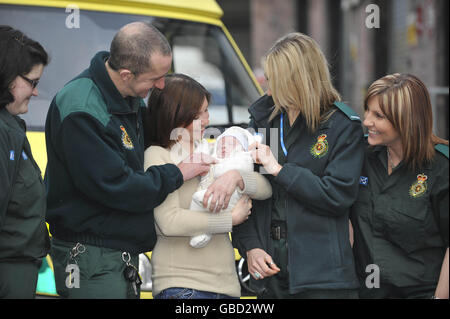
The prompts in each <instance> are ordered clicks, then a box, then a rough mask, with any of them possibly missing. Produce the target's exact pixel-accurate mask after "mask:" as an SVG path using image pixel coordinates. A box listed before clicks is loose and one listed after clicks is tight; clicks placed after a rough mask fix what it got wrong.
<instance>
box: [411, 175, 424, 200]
mask: <svg viewBox="0 0 450 319" xmlns="http://www.w3.org/2000/svg"><path fill="white" fill-rule="evenodd" d="M427 179H428V177H427V175H425V174H423V173H422V174H419V175H417V181H416V182H415V183H414V184H412V185H411V187H410V188H409V195H410V196H411V197H412V198H418V197H420V196H422V195H423V194H424V193H425V192H426V191H427V182H426V180H427Z"/></svg>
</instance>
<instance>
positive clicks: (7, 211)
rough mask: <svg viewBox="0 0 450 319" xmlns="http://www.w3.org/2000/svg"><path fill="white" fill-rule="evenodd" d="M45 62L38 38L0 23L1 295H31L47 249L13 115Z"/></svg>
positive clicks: (29, 163) (41, 191) (40, 188)
mask: <svg viewBox="0 0 450 319" xmlns="http://www.w3.org/2000/svg"><path fill="white" fill-rule="evenodd" d="M47 64H48V55H47V53H46V52H45V50H44V48H43V47H42V46H41V45H40V44H39V43H38V42H36V41H33V40H32V39H30V38H28V37H27V36H25V35H24V34H23V33H22V32H20V31H18V30H15V29H13V28H11V27H9V26H0V298H34V296H35V292H36V285H37V278H38V272H39V268H40V265H41V263H42V257H45V256H46V255H47V253H48V251H49V238H48V231H47V227H46V225H45V212H46V197H45V187H44V183H43V181H42V177H41V172H40V170H39V167H38V166H37V164H36V162H35V161H34V159H33V156H32V154H31V149H30V144H29V142H28V139H27V137H26V134H25V132H26V126H25V122H24V121H23V120H21V119H20V118H19V117H18V115H19V114H24V113H26V112H28V103H29V101H30V99H31V97H32V96H37V95H38V90H37V88H36V86H37V84H38V83H39V79H40V77H41V75H42V72H43V69H44V67H45V66H46V65H47Z"/></svg>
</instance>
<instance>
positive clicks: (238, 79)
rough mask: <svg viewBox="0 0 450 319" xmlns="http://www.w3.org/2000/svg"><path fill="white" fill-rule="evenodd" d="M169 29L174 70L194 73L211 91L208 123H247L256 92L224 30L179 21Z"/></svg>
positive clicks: (257, 94)
mask: <svg viewBox="0 0 450 319" xmlns="http://www.w3.org/2000/svg"><path fill="white" fill-rule="evenodd" d="M180 24H182V27H181V26H180V27H179V28H176V29H172V31H173V32H169V34H171V37H170V41H171V45H172V49H173V64H174V72H176V73H184V74H188V75H189V76H191V77H193V78H194V79H196V80H197V81H199V82H200V83H201V84H203V85H204V86H205V88H206V89H207V90H208V91H210V92H211V94H212V101H211V103H210V106H209V112H210V125H211V126H214V125H217V126H227V125H231V124H244V125H245V124H247V123H248V121H249V114H248V107H249V106H250V104H251V103H252V102H253V101H255V100H256V99H257V98H258V97H259V93H258V91H257V89H256V87H255V85H254V83H253V82H252V80H251V78H250V76H249V75H248V73H247V72H246V70H245V68H244V66H243V65H242V63H241V62H240V60H239V58H238V57H237V55H236V52H235V51H234V49H233V47H232V46H231V44H230V43H229V41H228V39H227V38H226V36H225V34H224V33H223V31H222V30H221V29H220V28H218V27H214V26H209V25H206V24H195V23H189V22H180Z"/></svg>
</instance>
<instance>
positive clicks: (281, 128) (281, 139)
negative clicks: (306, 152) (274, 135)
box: [280, 113, 288, 157]
mask: <svg viewBox="0 0 450 319" xmlns="http://www.w3.org/2000/svg"><path fill="white" fill-rule="evenodd" d="M283 122H284V116H283V113H281V116H280V144H281V148H282V149H283V153H284V156H285V157H287V154H288V152H287V149H286V146H285V145H284V136H283V135H284V134H283Z"/></svg>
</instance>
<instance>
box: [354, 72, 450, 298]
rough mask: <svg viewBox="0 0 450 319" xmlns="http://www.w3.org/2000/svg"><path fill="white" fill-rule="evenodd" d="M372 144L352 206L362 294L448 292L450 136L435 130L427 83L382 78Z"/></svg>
mask: <svg viewBox="0 0 450 319" xmlns="http://www.w3.org/2000/svg"><path fill="white" fill-rule="evenodd" d="M363 124H364V126H366V127H367V129H368V133H369V134H368V139H367V141H368V144H369V145H368V147H367V149H366V160H365V165H364V168H363V172H362V176H361V181H360V190H359V195H358V199H357V202H356V203H355V205H354V206H353V208H352V212H351V221H352V225H353V228H354V247H353V248H354V253H355V258H356V268H357V273H358V276H359V278H360V281H361V290H360V297H361V298H431V297H434V298H448V287H449V286H448V285H449V263H448V262H449V257H448V238H449V232H448V226H449V220H448V216H449V213H448V202H449V200H448V199H449V193H448V192H449V189H448V179H449V175H448V174H449V172H448V141H446V140H443V139H440V138H438V137H437V136H435V135H434V134H433V114H432V107H431V103H430V97H429V94H428V91H427V89H426V87H425V85H424V84H423V83H422V81H420V80H419V79H418V78H417V77H415V76H413V75H407V74H392V75H387V76H385V77H383V78H381V79H379V80H377V81H375V82H374V83H373V84H372V85H371V86H370V87H369V90H368V92H367V96H366V99H365V120H364V122H363Z"/></svg>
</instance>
